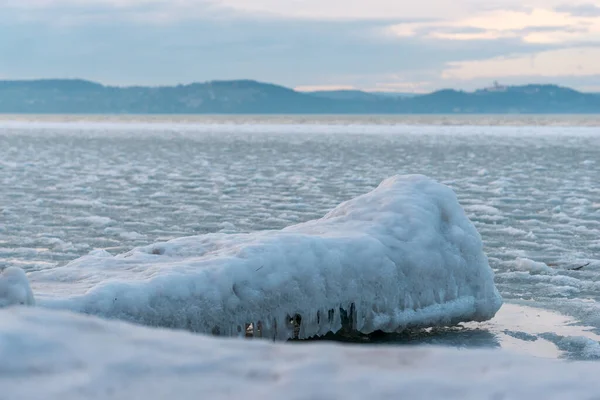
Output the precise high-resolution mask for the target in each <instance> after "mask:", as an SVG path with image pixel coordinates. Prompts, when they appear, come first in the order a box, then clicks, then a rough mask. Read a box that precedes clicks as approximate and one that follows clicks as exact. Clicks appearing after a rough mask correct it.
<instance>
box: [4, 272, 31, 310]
mask: <svg viewBox="0 0 600 400" xmlns="http://www.w3.org/2000/svg"><path fill="white" fill-rule="evenodd" d="M20 304H22V305H28V306H32V305H35V299H34V297H33V292H32V291H31V287H30V286H29V281H28V280H27V275H25V272H24V271H23V270H22V269H21V268H17V267H8V268H6V269H4V270H3V271H0V308H2V307H7V306H12V305H20Z"/></svg>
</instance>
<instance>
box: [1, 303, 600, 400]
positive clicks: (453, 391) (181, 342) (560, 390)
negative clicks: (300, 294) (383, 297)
mask: <svg viewBox="0 0 600 400" xmlns="http://www.w3.org/2000/svg"><path fill="white" fill-rule="evenodd" d="M0 360H2V362H0V388H2V389H1V392H0V393H1V394H0V397H1V398H6V399H46V400H54V399H56V400H79V399H90V398H93V399H109V398H110V399H115V398H119V399H145V400H153V399H165V398H174V399H179V400H185V399H198V398H201V399H211V400H220V399H246V398H252V399H254V398H260V399H264V400H270V399H290V400H301V399H307V400H308V399H345V400H353V399H357V400H358V399H360V400H363V399H366V398H372V399H401V398H407V399H448V400H452V399H456V400H458V399H460V400H471V399H473V400H475V399H477V400H479V399H514V400H520V399H522V400H531V399H535V398H541V399H548V400H552V399H557V400H559V399H560V400H563V399H583V398H596V397H597V396H598V393H600V380H599V379H598V375H599V374H600V364H596V363H589V362H568V363H567V362H565V361H559V360H549V359H543V358H535V357H529V356H517V355H514V354H512V353H509V352H507V351H500V350H470V351H464V350H456V349H441V348H434V347H426V348H424V347H412V346H408V347H384V346H344V345H340V344H331V343H328V344H326V343H320V344H302V345H289V344H283V343H272V342H267V341H248V340H239V339H224V338H212V337H206V336H200V335H193V334H190V333H187V332H178V331H168V330H163V329H149V328H146V327H139V326H135V325H130V324H127V323H123V322H114V321H112V322H111V321H104V320H100V319H97V318H94V317H88V316H83V315H76V314H71V313H67V312H56V311H50V310H42V309H39V308H38V309H36V308H13V309H5V310H0Z"/></svg>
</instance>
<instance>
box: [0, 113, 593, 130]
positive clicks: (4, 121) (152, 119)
mask: <svg viewBox="0 0 600 400" xmlns="http://www.w3.org/2000/svg"><path fill="white" fill-rule="evenodd" d="M74 123H90V124H149V123H150V124H177V125H179V124H180V125H194V124H239V125H242V124H265V125H277V124H282V125H296V124H303V125H305V124H310V125H333V126H342V125H382V126H386V125H389V126H393V125H434V126H558V127H560V126H581V127H600V114H460V115H456V114H431V115H378V114H373V115H344V114H330V115H313V114H306V115H297V114H291V115H290V114H281V115H267V114H251V115H248V114H235V115H231V114H226V115H223V114H206V115H189V114H173V115H157V114H150V115H148V114H1V113H0V129H2V128H6V127H10V126H13V127H14V126H17V125H20V124H32V125H36V124H74Z"/></svg>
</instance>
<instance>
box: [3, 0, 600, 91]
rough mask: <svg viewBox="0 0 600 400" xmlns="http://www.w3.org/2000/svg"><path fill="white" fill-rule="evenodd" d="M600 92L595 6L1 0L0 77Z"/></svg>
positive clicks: (587, 1) (463, 0)
mask: <svg viewBox="0 0 600 400" xmlns="http://www.w3.org/2000/svg"><path fill="white" fill-rule="evenodd" d="M38 78H82V79H89V80H94V81H97V82H101V83H104V84H109V85H119V86H128V85H153V86H155V85H174V84H186V83H191V82H201V81H209V80H228V79H255V80H258V81H264V82H272V83H276V84H280V85H284V86H287V87H292V88H296V89H298V90H320V89H361V90H369V91H398V92H429V91H433V90H437V89H441V88H457V89H464V90H473V89H476V88H480V87H486V86H490V85H491V84H492V82H494V81H498V82H500V83H501V84H523V83H556V84H560V85H564V86H570V87H573V88H576V89H579V90H583V91H597V92H600V0H581V1H580V0H418V1H417V0H410V1H408V0H0V79H38Z"/></svg>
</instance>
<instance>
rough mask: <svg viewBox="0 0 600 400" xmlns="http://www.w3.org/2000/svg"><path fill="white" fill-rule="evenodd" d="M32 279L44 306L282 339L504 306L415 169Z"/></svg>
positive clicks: (399, 326) (475, 245)
mask: <svg viewBox="0 0 600 400" xmlns="http://www.w3.org/2000/svg"><path fill="white" fill-rule="evenodd" d="M30 278H31V280H32V283H33V284H34V287H35V288H37V289H36V290H38V291H39V292H40V296H38V303H39V304H40V305H42V306H44V307H50V308H59V309H68V310H72V311H77V312H82V313H87V314H93V315H98V316H102V317H107V318H115V319H122V320H127V321H132V322H136V323H141V324H144V325H150V326H162V327H171V328H181V329H188V330H192V331H195V332H204V333H213V334H219V335H226V336H235V335H244V334H245V332H246V330H247V328H248V327H249V326H252V327H253V330H254V335H255V336H260V337H266V338H273V339H281V340H285V339H288V338H291V337H297V338H309V337H313V336H320V335H324V334H326V333H328V332H337V331H339V330H340V329H342V327H345V328H347V329H349V330H352V331H358V332H361V333H365V334H367V333H371V332H374V331H378V330H380V331H384V332H395V331H402V330H405V329H407V328H422V327H432V326H448V325H455V324H457V323H459V322H464V321H484V320H488V319H490V318H492V317H493V316H494V315H495V313H496V312H497V311H498V309H499V308H500V306H501V304H502V300H501V297H500V295H499V293H498V291H497V290H496V287H495V285H494V279H493V278H494V277H493V272H492V270H491V268H490V267H489V265H488V260H487V257H486V255H485V254H484V252H483V246H482V241H481V237H480V235H479V233H478V232H477V230H476V229H475V227H474V226H473V224H472V223H471V222H470V221H469V219H468V218H467V216H466V214H465V212H464V211H463V209H462V207H461V206H460V204H459V202H458V200H457V197H456V195H455V193H454V192H453V191H452V190H451V189H450V188H449V187H447V186H445V185H442V184H440V183H438V182H436V181H434V180H432V179H430V178H427V177H425V176H422V175H405V176H394V177H392V178H389V179H386V180H385V181H383V182H382V183H381V184H380V185H379V186H378V187H377V188H376V189H375V190H373V191H372V192H370V193H367V194H364V195H361V196H359V197H357V198H354V199H352V200H350V201H347V202H344V203H342V204H341V205H339V206H338V207H336V208H335V209H333V210H332V211H330V212H329V213H328V214H326V215H325V216H324V217H323V218H321V219H318V220H314V221H309V222H306V223H301V224H298V225H293V226H290V227H287V228H285V229H282V230H271V231H258V232H253V233H248V234H207V235H202V236H195V237H184V238H180V239H175V240H172V241H168V242H165V243H155V244H152V245H149V246H145V247H138V248H135V249H133V250H131V251H130V252H127V253H125V254H121V255H118V256H115V257H113V256H111V255H110V254H108V253H106V252H93V253H91V254H90V255H88V256H84V257H82V258H80V259H77V260H75V261H73V262H71V263H69V264H68V265H66V266H64V267H59V268H53V269H49V270H43V271H39V272H34V273H32V274H30ZM45 289H46V290H45ZM44 292H46V293H44Z"/></svg>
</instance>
